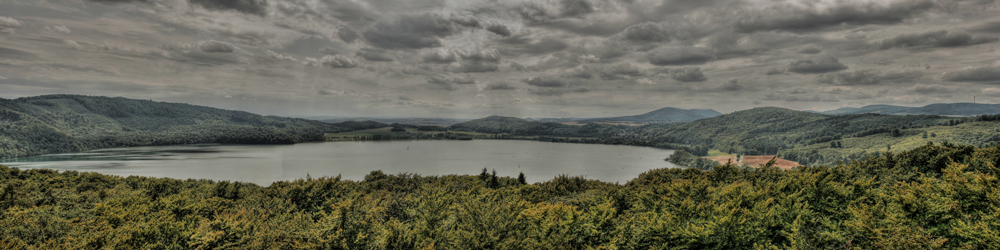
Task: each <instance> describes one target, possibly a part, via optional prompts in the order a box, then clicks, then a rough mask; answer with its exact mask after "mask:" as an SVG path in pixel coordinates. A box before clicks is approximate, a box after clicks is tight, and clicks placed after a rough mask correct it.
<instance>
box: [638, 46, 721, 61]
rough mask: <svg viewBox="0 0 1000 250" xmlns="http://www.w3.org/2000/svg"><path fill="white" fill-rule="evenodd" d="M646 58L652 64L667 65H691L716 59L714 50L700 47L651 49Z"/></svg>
mask: <svg viewBox="0 0 1000 250" xmlns="http://www.w3.org/2000/svg"><path fill="white" fill-rule="evenodd" d="M646 59H647V60H649V63H650V64H653V65H659V66H665V65H690V64H703V63H706V62H709V61H711V60H713V59H715V55H714V53H713V52H712V50H709V49H705V48H698V47H682V48H678V47H669V48H661V49H656V50H653V51H650V52H649V53H647V54H646Z"/></svg>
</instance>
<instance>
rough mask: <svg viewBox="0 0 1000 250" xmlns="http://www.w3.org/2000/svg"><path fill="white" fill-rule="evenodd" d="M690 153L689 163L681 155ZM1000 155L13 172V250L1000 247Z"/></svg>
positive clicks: (1, 194)
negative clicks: (366, 169)
mask: <svg viewBox="0 0 1000 250" xmlns="http://www.w3.org/2000/svg"><path fill="white" fill-rule="evenodd" d="M678 152H686V151H678ZM998 161H1000V147H990V148H981V149H977V148H975V147H971V146H962V145H953V144H925V145H924V146H920V147H917V148H916V149H914V150H910V151H905V152H899V153H886V154H884V155H881V156H878V157H869V158H866V159H864V160H859V161H852V162H850V163H845V164H838V165H835V166H812V167H802V168H796V169H793V170H780V169H777V168H774V167H768V166H765V167H763V168H759V169H740V168H737V167H735V166H732V165H720V166H716V167H715V168H713V169H712V170H709V171H702V170H697V169H693V168H687V169H655V170H650V171H649V172H646V173H643V174H641V175H639V176H638V177H636V178H635V179H633V180H632V181H630V182H628V183H627V184H624V185H618V184H612V183H604V182H600V181H594V180H586V179H584V178H581V177H570V176H557V177H555V178H554V179H552V180H550V181H546V182H541V183H534V184H524V183H522V182H520V181H519V180H518V178H511V177H503V176H496V175H495V174H493V173H492V172H489V171H484V172H483V174H481V175H479V176H458V175H447V176H420V175H416V174H396V175H390V174H384V173H382V172H380V171H375V172H372V173H371V174H369V175H368V176H366V177H365V178H364V180H361V181H351V180H342V179H341V178H340V177H332V178H331V177H323V178H318V179H314V178H306V179H299V180H295V181H280V182H275V183H273V184H271V185H270V186H267V187H261V186H258V185H255V184H250V183H240V182H226V181H211V180H194V179H188V180H175V179H166V178H148V177H136V176H131V177H117V176H108V175H101V174H95V173H80V172H76V171H65V172H57V171H53V170H47V169H33V170H19V169H16V168H8V167H0V248H5V249H19V248H20V249H53V248H58V249H63V248H73V249H104V248H107V249H187V248H195V249H216V248H237V249H417V248H419V249H584V248H592V249H664V248H671V249H748V248H755V249H771V248H790V249H834V248H836V249H841V248H846V249H928V248H934V249H939V248H943V249H990V248H993V247H995V246H997V245H1000V237H998V235H1000V216H998V214H1000V194H998V190H1000V179H998V178H997V177H998V176H997V174H998V169H997V168H996V167H995V166H996V165H997V163H998Z"/></svg>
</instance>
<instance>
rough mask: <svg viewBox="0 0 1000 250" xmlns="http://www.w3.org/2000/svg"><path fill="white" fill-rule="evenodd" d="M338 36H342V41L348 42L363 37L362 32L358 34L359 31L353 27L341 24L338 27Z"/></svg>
mask: <svg viewBox="0 0 1000 250" xmlns="http://www.w3.org/2000/svg"><path fill="white" fill-rule="evenodd" d="M337 38H340V40H341V41H344V42H346V43H353V42H354V41H355V40H358V38H361V34H358V32H357V31H355V30H354V29H351V27H347V26H343V25H341V26H340V27H339V28H338V29H337Z"/></svg>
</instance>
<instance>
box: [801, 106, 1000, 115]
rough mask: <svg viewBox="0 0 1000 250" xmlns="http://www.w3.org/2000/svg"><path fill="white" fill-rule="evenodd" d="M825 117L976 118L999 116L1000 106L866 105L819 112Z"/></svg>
mask: <svg viewBox="0 0 1000 250" xmlns="http://www.w3.org/2000/svg"><path fill="white" fill-rule="evenodd" d="M819 113H821V114H826V115H848V114H862V113H876V114H887V115H943V116H976V115H992V114H1000V104H982V103H936V104H930V105H927V106H923V107H904V106H895V105H868V106H864V107H861V108H851V107H846V108H839V109H834V110H829V111H823V112H819Z"/></svg>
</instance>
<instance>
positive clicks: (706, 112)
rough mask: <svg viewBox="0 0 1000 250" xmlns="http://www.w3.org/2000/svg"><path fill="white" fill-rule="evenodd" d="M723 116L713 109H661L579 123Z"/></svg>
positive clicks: (676, 120) (665, 120)
mask: <svg viewBox="0 0 1000 250" xmlns="http://www.w3.org/2000/svg"><path fill="white" fill-rule="evenodd" d="M719 115H722V113H719V112H718V111H715V110H711V109H679V108H671V107H666V108H661V109H657V110H654V111H652V112H649V113H645V114H641V115H633V116H619V117H604V118H593V119H583V120H580V121H578V122H579V123H591V122H634V123H647V122H691V121H696V120H700V119H705V118H711V117H716V116H719Z"/></svg>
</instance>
